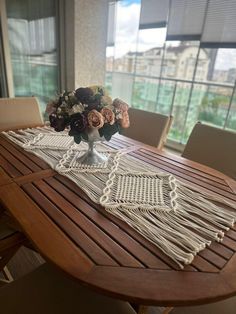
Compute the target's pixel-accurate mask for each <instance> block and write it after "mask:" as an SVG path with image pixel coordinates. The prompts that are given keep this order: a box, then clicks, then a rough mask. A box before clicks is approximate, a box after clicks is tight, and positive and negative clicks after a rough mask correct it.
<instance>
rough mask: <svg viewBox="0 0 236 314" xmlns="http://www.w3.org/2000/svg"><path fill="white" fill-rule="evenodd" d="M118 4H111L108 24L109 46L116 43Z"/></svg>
mask: <svg viewBox="0 0 236 314" xmlns="http://www.w3.org/2000/svg"><path fill="white" fill-rule="evenodd" d="M115 22H116V2H109V6H108V24H107V46H114V43H115Z"/></svg>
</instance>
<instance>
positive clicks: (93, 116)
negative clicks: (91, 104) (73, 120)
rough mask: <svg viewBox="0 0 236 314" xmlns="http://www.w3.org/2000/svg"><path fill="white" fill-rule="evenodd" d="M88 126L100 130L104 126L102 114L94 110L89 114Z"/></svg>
mask: <svg viewBox="0 0 236 314" xmlns="http://www.w3.org/2000/svg"><path fill="white" fill-rule="evenodd" d="M88 124H89V126H90V127H91V128H97V129H100V128H102V127H103V125H104V118H103V116H102V115H101V113H100V112H98V111H97V110H95V109H93V110H91V111H90V112H89V113H88Z"/></svg>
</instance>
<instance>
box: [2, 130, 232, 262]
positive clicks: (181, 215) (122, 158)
mask: <svg viewBox="0 0 236 314" xmlns="http://www.w3.org/2000/svg"><path fill="white" fill-rule="evenodd" d="M3 134H4V135H5V136H7V137H8V138H9V139H10V140H12V141H13V142H15V143H16V144H18V145H20V146H21V147H23V148H24V149H26V150H28V151H31V152H32V153H34V154H35V155H37V156H39V157H40V158H42V159H43V160H45V161H46V162H47V163H48V164H49V165H50V166H51V167H52V168H53V169H55V170H56V171H58V172H59V173H61V174H62V175H64V176H66V177H68V178H70V179H71V180H72V181H74V182H75V183H76V184H77V185H78V186H79V187H80V188H81V189H82V190H83V191H84V192H85V193H86V194H87V195H88V196H89V197H90V198H91V199H92V200H93V201H94V202H95V203H99V204H101V205H103V206H104V208H105V210H106V211H108V212H109V213H110V214H112V215H114V216H116V217H118V218H120V219H121V220H124V221H125V222H126V223H127V224H129V225H130V226H131V227H132V228H134V229H135V230H137V231H138V232H139V233H140V234H142V235H143V236H144V237H145V238H147V239H148V240H149V241H151V242H152V243H154V244H155V245H156V246H157V247H158V248H159V249H160V250H162V251H163V252H164V253H165V254H166V255H168V256H169V257H170V258H171V259H172V260H174V261H175V262H176V263H177V264H178V265H179V267H180V268H183V267H184V265H187V264H190V263H191V262H192V260H193V258H194V256H195V255H196V254H197V253H198V252H199V251H201V250H203V249H204V248H205V247H206V246H209V245H210V244H211V242H212V241H218V242H221V241H222V239H223V237H224V232H226V231H228V230H229V229H230V227H232V226H233V225H234V223H235V220H236V212H235V209H236V204H234V203H233V202H229V201H227V200H224V199H222V198H219V197H217V196H215V195H214V194H210V193H209V194H207V193H203V192H202V193H200V192H198V191H196V187H191V188H189V187H187V186H186V185H185V184H184V183H182V182H180V181H179V180H177V179H176V178H175V177H174V176H172V175H170V174H167V173H163V172H161V171H160V170H159V169H158V168H156V167H153V166H151V165H149V164H148V163H145V162H143V161H140V160H138V159H136V158H134V157H132V156H129V155H128V152H129V151H131V150H135V149H137V147H128V148H125V149H121V150H115V149H112V148H110V147H108V146H106V145H103V144H101V143H99V144H97V146H96V149H97V150H98V151H99V152H100V153H102V154H105V155H107V156H109V159H108V162H107V163H105V164H100V165H96V166H87V165H81V164H79V163H78V162H77V161H76V159H77V157H78V156H79V155H81V154H83V153H84V152H85V151H86V150H87V144H86V143H81V144H79V145H77V144H74V141H73V138H72V137H70V136H68V135H67V133H66V132H61V133H56V132H54V131H53V130H52V129H51V128H49V127H41V128H35V129H26V130H20V131H18V133H15V132H13V131H9V132H3ZM216 204H217V205H216ZM225 205H226V206H225Z"/></svg>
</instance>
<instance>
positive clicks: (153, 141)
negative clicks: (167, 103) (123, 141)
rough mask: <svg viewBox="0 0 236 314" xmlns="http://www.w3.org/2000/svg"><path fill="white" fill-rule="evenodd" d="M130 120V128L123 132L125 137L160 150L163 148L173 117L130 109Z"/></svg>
mask: <svg viewBox="0 0 236 314" xmlns="http://www.w3.org/2000/svg"><path fill="white" fill-rule="evenodd" d="M129 119H130V127H129V128H127V129H124V130H123V131H122V134H123V135H125V136H127V137H130V138H132V139H134V140H137V141H140V142H143V143H144V144H148V145H151V146H155V147H157V148H158V149H162V148H163V146H164V144H165V141H166V138H167V134H168V132H169V129H170V127H171V123H172V120H173V117H172V116H166V115H163V114H160V113H154V112H148V111H144V110H140V109H136V108H130V109H129Z"/></svg>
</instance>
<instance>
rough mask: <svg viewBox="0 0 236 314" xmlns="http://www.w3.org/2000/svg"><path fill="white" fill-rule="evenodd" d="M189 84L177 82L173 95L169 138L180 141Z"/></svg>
mask: <svg viewBox="0 0 236 314" xmlns="http://www.w3.org/2000/svg"><path fill="white" fill-rule="evenodd" d="M190 89H191V84H190V83H180V82H178V83H177V87H176V93H175V97H174V105H173V110H172V115H173V117H174V119H173V123H172V126H171V129H170V132H169V136H168V137H169V138H170V139H172V140H174V141H177V142H179V143H181V142H182V135H183V130H184V122H185V117H186V112H187V107H188V100H189V95H190Z"/></svg>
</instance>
